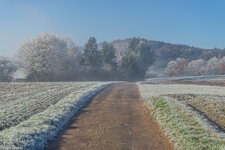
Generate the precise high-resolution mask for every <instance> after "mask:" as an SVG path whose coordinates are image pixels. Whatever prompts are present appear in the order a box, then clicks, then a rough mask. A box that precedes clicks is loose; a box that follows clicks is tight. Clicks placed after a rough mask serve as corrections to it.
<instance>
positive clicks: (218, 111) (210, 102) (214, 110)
mask: <svg viewBox="0 0 225 150" xmlns="http://www.w3.org/2000/svg"><path fill="white" fill-rule="evenodd" d="M169 96H170V97H173V98H177V99H178V100H181V101H184V102H186V103H187V104H189V105H191V106H193V107H194V108H196V109H197V110H199V111H201V112H202V113H204V115H206V116H207V117H209V118H210V120H212V121H214V122H216V124H218V125H219V127H221V128H222V130H225V96H215V95H214V96H211V95H193V94H181V95H180V94H172V95H169Z"/></svg>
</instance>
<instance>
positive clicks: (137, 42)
mask: <svg viewBox="0 0 225 150" xmlns="http://www.w3.org/2000/svg"><path fill="white" fill-rule="evenodd" d="M153 62H154V53H153V51H152V49H151V46H150V43H149V41H148V40H146V39H141V38H133V39H131V41H130V43H129V45H128V49H127V51H126V53H125V54H124V56H123V57H122V60H121V61H120V69H121V70H122V72H123V73H124V75H125V78H126V79H128V80H142V79H144V77H145V74H146V71H147V69H148V67H149V66H150V65H151V64H152V63H153Z"/></svg>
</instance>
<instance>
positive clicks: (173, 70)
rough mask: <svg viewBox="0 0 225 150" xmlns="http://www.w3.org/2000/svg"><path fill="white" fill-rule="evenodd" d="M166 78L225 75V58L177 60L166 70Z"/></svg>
mask: <svg viewBox="0 0 225 150" xmlns="http://www.w3.org/2000/svg"><path fill="white" fill-rule="evenodd" d="M164 73H165V75H166V76H170V77H172V76H200V75H223V74H225V57H222V58H217V57H213V58H211V59H209V60H203V59H197V60H192V61H188V60H186V59H185V58H177V59H176V60H173V61H170V62H169V63H168V65H167V67H166V69H165V72H164Z"/></svg>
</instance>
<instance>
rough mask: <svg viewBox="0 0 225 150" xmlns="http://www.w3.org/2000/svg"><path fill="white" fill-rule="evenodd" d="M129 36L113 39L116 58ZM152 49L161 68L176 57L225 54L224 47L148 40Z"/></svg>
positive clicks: (124, 49)
mask: <svg viewBox="0 0 225 150" xmlns="http://www.w3.org/2000/svg"><path fill="white" fill-rule="evenodd" d="M130 40H131V38H128V39H125V40H114V41H112V42H111V43H112V44H113V46H114V47H115V49H116V54H117V58H118V59H120V58H121V57H122V55H123V54H124V52H125V51H126V48H127V47H128V44H129V41H130ZM149 42H150V45H151V46H152V49H153V51H154V52H155V59H156V61H155V64H156V65H157V66H158V67H159V68H161V67H163V68H164V67H166V65H167V63H168V62H169V61H171V60H175V59H176V58H178V57H180V58H185V59H187V60H195V59H200V58H201V59H203V60H209V59H210V58H212V57H214V56H216V57H218V58H221V57H223V56H225V50H224V49H217V48H215V49H204V48H197V47H193V46H187V45H181V44H171V43H165V42H161V41H153V40H149Z"/></svg>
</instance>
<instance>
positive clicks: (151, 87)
mask: <svg viewBox="0 0 225 150" xmlns="http://www.w3.org/2000/svg"><path fill="white" fill-rule="evenodd" d="M138 85H139V88H140V90H141V91H143V96H145V97H149V96H159V95H167V94H208V95H220V96H223V95H225V87H221V86H207V85H193V84H191V85H189V84H145V83H144V84H143V83H138Z"/></svg>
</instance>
